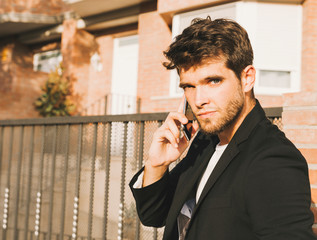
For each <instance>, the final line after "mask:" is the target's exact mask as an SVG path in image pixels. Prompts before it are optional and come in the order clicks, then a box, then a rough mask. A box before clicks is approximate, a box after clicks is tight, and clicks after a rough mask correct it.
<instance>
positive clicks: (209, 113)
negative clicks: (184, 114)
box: [197, 111, 216, 118]
mask: <svg viewBox="0 0 317 240" xmlns="http://www.w3.org/2000/svg"><path fill="white" fill-rule="evenodd" d="M215 113H216V111H204V112H199V113H198V114H197V116H198V117H200V118H209V117H211V116H212V115H214V114H215Z"/></svg>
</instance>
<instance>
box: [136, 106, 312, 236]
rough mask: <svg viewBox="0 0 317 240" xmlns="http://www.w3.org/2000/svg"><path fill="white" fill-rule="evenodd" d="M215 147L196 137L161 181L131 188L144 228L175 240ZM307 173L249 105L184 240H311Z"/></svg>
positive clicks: (299, 159)
mask: <svg viewBox="0 0 317 240" xmlns="http://www.w3.org/2000/svg"><path fill="white" fill-rule="evenodd" d="M218 142H219V140H218V138H217V137H216V136H207V135H204V134H202V133H198V135H197V136H196V138H195V139H194V141H193V143H192V145H191V147H190V149H189V152H188V154H187V156H186V157H185V158H184V159H183V160H182V161H181V162H180V163H179V164H178V165H177V166H176V167H175V168H174V169H173V170H172V171H171V172H170V173H169V172H167V173H166V174H165V175H164V176H163V177H162V179H160V180H159V181H157V182H156V183H153V184H152V185H150V186H147V187H145V188H141V189H134V188H133V187H132V186H133V184H134V183H135V181H136V179H137V177H138V176H139V174H140V173H141V172H142V171H143V169H141V170H140V171H139V172H138V173H137V174H136V175H135V176H134V177H133V179H132V180H131V182H130V188H131V190H132V193H133V195H134V198H135V200H136V206H137V211H138V215H139V217H140V220H141V222H142V223H143V224H144V225H146V226H154V227H162V226H165V231H164V237H163V239H164V240H174V239H175V240H177V239H178V232H177V216H178V214H179V212H180V210H181V208H182V206H183V204H184V202H185V201H186V200H187V199H188V197H189V195H190V193H191V191H193V190H194V191H196V186H197V183H198V181H199V180H200V177H201V176H202V174H203V172H204V169H205V168H206V166H207V164H208V161H209V159H210V157H211V156H212V154H213V153H214V150H215V146H216V144H217V143H218ZM310 204H311V195H310V184H309V179H308V168H307V163H306V161H305V159H304V157H303V156H302V155H301V154H300V152H299V151H298V150H297V149H296V147H295V146H294V145H293V144H292V143H291V142H290V141H289V140H288V139H287V138H286V137H285V135H284V133H282V132H281V131H280V130H279V129H278V128H277V127H276V126H275V125H273V124H271V122H270V121H269V120H267V118H266V116H265V113H264V111H263V109H262V108H261V106H260V104H259V103H258V102H257V104H256V106H255V107H254V108H253V110H252V111H251V112H250V113H249V114H248V116H247V117H246V118H245V120H244V121H243V123H242V125H241V126H240V127H239V129H238V130H237V132H236V134H235V135H234V137H233V138H232V140H231V141H230V143H229V145H228V147H227V148H226V150H225V151H224V153H223V155H222V156H221V158H220V159H219V161H218V163H217V165H216V167H215V168H214V171H213V172H212V174H211V175H210V177H209V179H208V181H207V183H206V186H205V188H204V190H203V192H202V194H201V196H200V199H199V201H198V203H197V204H196V206H195V208H194V210H193V214H192V218H191V222H190V225H189V228H188V231H187V235H186V239H188V240H189V239H190V240H205V239H211V240H234V239H237V240H256V239H263V240H264V239H265V240H273V239H274V240H299V239H305V240H310V239H316V237H315V235H314V234H313V232H312V224H313V221H314V219H313V214H312V213H311V211H310Z"/></svg>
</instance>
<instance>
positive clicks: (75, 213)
mask: <svg viewBox="0 0 317 240" xmlns="http://www.w3.org/2000/svg"><path fill="white" fill-rule="evenodd" d="M82 139H83V124H80V125H79V127H78V140H77V144H78V148H77V169H76V184H75V197H74V209H73V229H72V239H74V240H75V239H77V229H78V208H79V190H80V173H81V157H82V155H81V150H82Z"/></svg>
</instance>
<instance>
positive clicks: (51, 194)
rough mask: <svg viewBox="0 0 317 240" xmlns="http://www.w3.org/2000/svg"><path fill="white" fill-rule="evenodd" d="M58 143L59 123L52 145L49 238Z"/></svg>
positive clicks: (49, 236) (54, 132) (49, 237)
mask: <svg viewBox="0 0 317 240" xmlns="http://www.w3.org/2000/svg"><path fill="white" fill-rule="evenodd" d="M56 144H57V125H54V128H53V147H52V154H53V156H52V169H51V188H50V200H49V202H50V208H49V214H48V239H49V240H51V238H52V225H53V224H52V220H53V207H54V204H53V202H54V186H55V169H56Z"/></svg>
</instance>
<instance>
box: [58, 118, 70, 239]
mask: <svg viewBox="0 0 317 240" xmlns="http://www.w3.org/2000/svg"><path fill="white" fill-rule="evenodd" d="M65 132H66V137H65V140H66V145H65V148H66V149H65V168H64V176H63V197H62V208H61V225H60V234H59V238H60V240H63V239H64V224H65V208H66V188H67V173H68V157H69V124H67V125H66V130H65Z"/></svg>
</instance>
